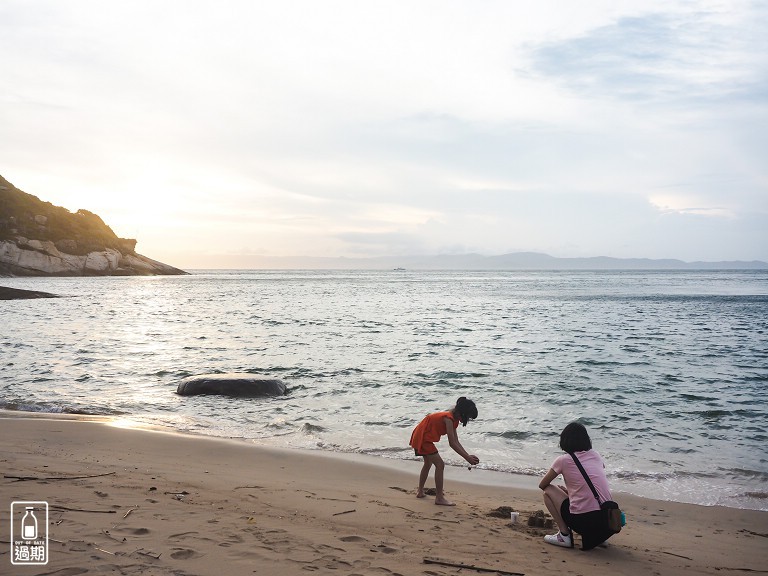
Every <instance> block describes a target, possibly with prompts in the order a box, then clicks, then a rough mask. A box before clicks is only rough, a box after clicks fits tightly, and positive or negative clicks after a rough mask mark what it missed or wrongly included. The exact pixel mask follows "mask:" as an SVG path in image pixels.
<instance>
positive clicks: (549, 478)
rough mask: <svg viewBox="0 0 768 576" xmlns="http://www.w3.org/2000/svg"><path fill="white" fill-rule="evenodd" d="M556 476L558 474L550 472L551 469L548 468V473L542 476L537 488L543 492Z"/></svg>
mask: <svg viewBox="0 0 768 576" xmlns="http://www.w3.org/2000/svg"><path fill="white" fill-rule="evenodd" d="M558 476H559V474H558V473H557V472H555V471H554V470H552V468H550V469H549V472H547V473H546V474H545V475H544V478H542V479H541V482H539V488H541V489H542V490H544V489H545V488H546V487H547V486H549V485H550V484H552V480H554V479H555V478H557V477H558Z"/></svg>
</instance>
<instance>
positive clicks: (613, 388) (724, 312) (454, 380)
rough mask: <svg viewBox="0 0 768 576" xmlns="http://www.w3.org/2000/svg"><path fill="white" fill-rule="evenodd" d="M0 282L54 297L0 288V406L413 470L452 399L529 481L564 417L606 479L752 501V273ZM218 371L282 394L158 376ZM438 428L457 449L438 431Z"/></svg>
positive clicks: (482, 452)
mask: <svg viewBox="0 0 768 576" xmlns="http://www.w3.org/2000/svg"><path fill="white" fill-rule="evenodd" d="M0 284H3V285H5V286H9V287H12V288H21V289H28V290H40V291H45V292H52V293H55V294H58V295H61V296H62V297H61V298H56V299H37V300H10V301H2V302H0V312H1V314H2V321H1V323H0V409H5V410H12V411H21V412H50V413H74V414H95V415H105V416H109V417H113V418H114V419H115V420H116V421H119V422H124V423H128V424H133V425H137V426H162V427H164V428H168V429H172V430H175V431H179V432H184V433H192V434H203V435H209V436H219V437H228V438H235V439H240V440H242V441H244V442H249V443H254V444H258V445H264V446H275V447H282V448H300V449H311V450H324V451H330V452H335V453H344V454H347V455H355V454H365V455H368V456H373V457H376V458H380V459H387V460H398V461H402V462H403V463H405V462H407V461H413V471H414V485H415V478H416V474H417V473H418V469H419V463H418V462H417V461H416V460H417V459H416V457H415V456H414V454H413V452H412V450H411V449H410V448H409V446H408V440H409V437H410V433H411V430H412V428H413V427H414V426H415V425H416V423H417V422H418V421H419V420H420V419H421V418H423V417H424V416H425V415H426V414H428V413H430V412H434V411H438V410H445V409H450V408H451V407H452V406H453V405H454V403H455V401H456V399H457V398H458V397H460V396H466V397H468V398H471V399H472V400H474V401H475V403H476V404H477V407H478V411H479V417H478V418H477V420H474V421H471V422H469V424H468V425H467V426H466V427H460V428H459V430H458V435H459V440H460V441H461V443H462V444H463V445H464V447H465V448H466V449H467V450H468V451H469V452H470V453H471V454H476V455H477V456H478V457H479V458H480V460H481V463H480V465H479V468H481V469H485V470H489V471H494V472H492V473H491V472H489V473H488V474H495V477H497V478H499V477H501V478H502V479H504V478H509V479H510V482H512V479H513V478H514V479H516V480H520V479H522V480H523V483H524V484H526V483H527V484H529V485H530V487H532V488H535V487H536V486H537V484H538V480H539V477H540V476H542V475H543V474H544V473H545V472H546V471H547V469H548V468H549V466H550V465H551V463H552V462H553V460H554V459H555V458H556V457H557V456H559V455H560V454H561V451H560V450H559V448H558V440H559V434H560V431H561V430H562V428H563V427H564V426H565V425H566V424H568V423H569V422H571V421H574V420H578V421H580V422H582V423H583V424H585V426H586V427H587V429H588V430H589V432H590V435H591V438H592V441H593V446H594V447H595V449H596V450H597V451H598V452H600V454H601V455H602V456H603V458H604V460H605V463H606V469H607V472H608V479H609V482H610V483H611V486H612V489H613V490H614V491H620V492H626V493H631V494H636V495H640V496H646V497H652V498H657V499H661V500H670V501H678V502H688V503H696V504H702V505H708V506H712V505H722V506H729V507H736V508H749V509H757V510H768V271H765V270H763V271H752V270H750V271H730V270H723V271H711V270H707V271H669V270H665V271H626V270H622V271H576V272H574V271H456V270H451V271H426V270H363V271H361V270H350V271H341V270H196V271H193V273H192V274H191V275H189V276H163V277H95V278H94V277H92V278H3V279H1V280H0ZM225 372H245V373H251V374H258V375H266V376H271V377H278V378H281V379H282V380H284V382H285V383H286V384H287V385H288V387H289V393H288V394H287V395H286V396H284V397H278V398H254V399H244V398H228V397H221V396H195V397H181V396H178V395H177V394H176V393H175V392H176V387H177V385H178V383H179V381H180V380H181V379H183V378H185V377H187V376H191V375H199V374H207V373H225ZM438 447H439V448H440V450H441V454H443V456H444V458H445V459H446V460H447V462H448V463H449V464H451V465H455V466H456V468H455V469H454V470H455V471H458V467H459V466H461V465H463V466H464V467H466V464H465V463H464V462H463V460H462V459H461V458H460V457H459V456H458V455H456V454H455V453H453V452H452V451H451V449H450V448H449V447H448V446H447V441H446V440H443V442H441V443H440V444H439V445H438ZM382 462H383V460H382ZM480 473H481V474H482V472H480ZM451 476H452V473H451V468H449V469H448V471H447V472H446V478H447V482H450V479H451ZM502 481H503V480H502Z"/></svg>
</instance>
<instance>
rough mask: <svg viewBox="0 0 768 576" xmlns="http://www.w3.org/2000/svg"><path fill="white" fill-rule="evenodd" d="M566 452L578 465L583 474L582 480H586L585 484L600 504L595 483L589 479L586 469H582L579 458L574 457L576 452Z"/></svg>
mask: <svg viewBox="0 0 768 576" xmlns="http://www.w3.org/2000/svg"><path fill="white" fill-rule="evenodd" d="M568 454H570V455H571V458H573V461H574V462H576V466H578V467H579V470H580V471H581V475H582V476H584V480H586V481H587V484H588V485H589V489H590V490H592V494H594V495H595V499H596V500H597V503H598V504H602V502H600V496H598V495H597V490H595V485H594V484H592V480H590V479H589V475H588V474H587V472H586V470H584V466H582V465H581V462H579V459H578V458H576V454H575V453H574V452H568Z"/></svg>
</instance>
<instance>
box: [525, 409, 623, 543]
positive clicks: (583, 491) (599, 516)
mask: <svg viewBox="0 0 768 576" xmlns="http://www.w3.org/2000/svg"><path fill="white" fill-rule="evenodd" d="M560 449H561V450H563V451H564V452H566V454H563V455H562V456H559V457H558V458H557V459H556V460H555V461H554V463H553V464H552V467H551V468H550V469H549V472H547V473H546V475H545V476H544V478H542V479H541V482H540V483H539V488H541V489H542V490H543V491H544V504H545V505H546V507H547V510H549V513H550V514H551V515H552V518H554V519H555V522H556V523H557V526H558V528H559V529H560V531H559V532H558V533H557V534H551V535H547V536H545V537H544V541H545V542H547V543H548V544H553V545H555V546H564V547H566V548H573V532H577V533H579V534H580V535H581V542H582V548H581V549H582V550H591V549H592V548H594V547H595V546H599V545H600V544H602V543H603V542H605V541H606V540H607V539H608V538H610V537H611V535H612V534H613V533H612V532H611V531H610V530H608V528H607V526H606V522H605V516H604V515H603V513H602V512H601V510H600V503H599V502H598V500H597V499H596V498H595V495H594V494H593V493H592V489H591V488H590V487H589V484H587V481H586V480H585V479H584V475H583V474H582V473H581V471H580V470H579V467H578V465H577V464H576V461H575V459H574V455H575V457H576V458H578V460H579V461H580V462H581V465H582V467H583V468H584V471H585V472H586V474H587V475H588V476H589V479H590V480H591V481H592V484H593V485H594V487H595V489H596V490H597V493H598V495H599V497H600V501H601V502H605V501H607V500H612V496H611V491H610V488H609V487H608V480H607V479H606V477H605V464H604V463H603V459H602V458H601V456H600V454H598V453H597V452H596V451H595V450H593V449H592V441H591V440H590V438H589V434H588V433H587V429H586V428H585V427H584V426H583V425H582V424H580V423H578V422H571V423H570V424H568V426H566V427H565V428H564V429H563V431H562V432H561V433H560ZM561 474H562V476H563V480H564V481H565V486H560V485H554V484H552V481H553V480H554V479H555V478H557V477H558V476H560V475H561Z"/></svg>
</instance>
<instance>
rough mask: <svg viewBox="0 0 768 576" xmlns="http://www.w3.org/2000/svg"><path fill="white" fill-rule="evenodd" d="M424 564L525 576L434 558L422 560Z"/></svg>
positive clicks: (507, 575)
mask: <svg viewBox="0 0 768 576" xmlns="http://www.w3.org/2000/svg"><path fill="white" fill-rule="evenodd" d="M424 564H439V565H440V566H449V567H450V568H466V569H468V570H476V571H477V572H495V573H496V574H504V575H506V576H525V574H524V573H522V572H507V571H506V570H501V569H499V568H483V567H482V566H474V565H472V564H461V563H458V562H444V561H443V560H436V559H434V558H424Z"/></svg>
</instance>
